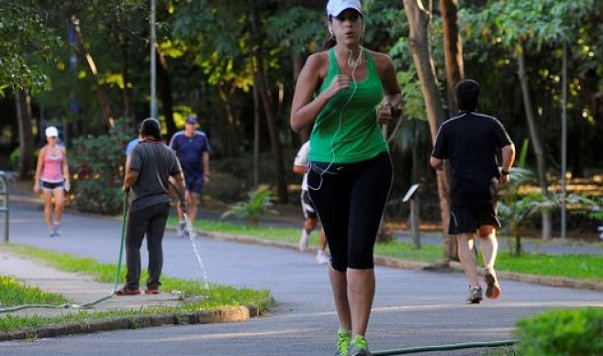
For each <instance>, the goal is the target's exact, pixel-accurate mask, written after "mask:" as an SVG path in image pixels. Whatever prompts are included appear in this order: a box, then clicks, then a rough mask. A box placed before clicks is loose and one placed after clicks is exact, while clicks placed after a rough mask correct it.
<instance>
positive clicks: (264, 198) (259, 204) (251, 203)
mask: <svg viewBox="0 0 603 356" xmlns="http://www.w3.org/2000/svg"><path fill="white" fill-rule="evenodd" d="M247 197H248V199H247V201H241V202H238V203H235V204H233V205H231V206H230V208H229V209H228V210H227V211H226V212H225V213H223V214H222V216H221V217H220V219H224V218H226V217H227V216H230V215H235V216H238V217H240V218H244V219H245V223H246V224H247V226H252V227H257V226H258V225H259V223H260V217H261V216H264V215H266V214H268V213H270V214H273V215H278V211H276V210H274V209H273V208H272V207H273V206H274V203H273V201H274V195H273V193H272V191H271V190H270V188H269V187H267V186H259V187H257V188H256V189H254V190H252V191H251V192H249V193H247Z"/></svg>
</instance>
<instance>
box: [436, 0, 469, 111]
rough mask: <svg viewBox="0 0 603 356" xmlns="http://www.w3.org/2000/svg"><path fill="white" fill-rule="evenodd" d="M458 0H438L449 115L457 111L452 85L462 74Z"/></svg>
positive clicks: (462, 63) (454, 84) (453, 85)
mask: <svg viewBox="0 0 603 356" xmlns="http://www.w3.org/2000/svg"><path fill="white" fill-rule="evenodd" d="M458 7H459V6H458V0H440V11H441V12H442V21H443V25H444V26H443V27H444V57H445V59H446V87H447V88H448V111H449V113H450V116H454V115H456V114H457V113H458V107H457V105H456V100H455V97H454V87H455V86H456V83H458V82H459V81H460V80H461V79H462V78H463V77H464V76H465V73H464V62H463V42H462V41H461V36H460V35H459V23H458V16H457V13H458Z"/></svg>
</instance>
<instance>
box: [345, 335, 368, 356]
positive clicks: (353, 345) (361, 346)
mask: <svg viewBox="0 0 603 356" xmlns="http://www.w3.org/2000/svg"><path fill="white" fill-rule="evenodd" d="M350 356H372V353H371V352H370V351H369V350H368V344H367V342H366V338H365V337H364V336H362V335H356V336H354V338H353V339H352V341H351V342H350Z"/></svg>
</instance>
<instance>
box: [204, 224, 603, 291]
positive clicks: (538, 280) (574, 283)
mask: <svg viewBox="0 0 603 356" xmlns="http://www.w3.org/2000/svg"><path fill="white" fill-rule="evenodd" d="M203 236H207V237H209V238H213V239H221V240H229V241H235V242H240V243H247V244H259V245H264V246H273V247H280V248H287V249H292V250H297V251H299V249H298V247H297V245H296V244H292V243H288V242H280V241H268V240H262V239H260V238H257V237H253V236H245V235H230V234H225V233H218V232H203ZM306 251H309V252H313V253H315V252H316V248H313V247H309V248H308V249H307V250H306ZM375 264H376V265H378V266H385V267H393V268H401V269H416V270H419V269H420V270H440V269H446V268H450V269H453V270H455V271H457V272H463V269H462V267H461V264H460V263H459V262H457V261H446V260H444V261H439V262H435V263H432V264H429V263H425V262H416V261H405V260H400V259H396V258H392V257H384V256H375ZM479 273H482V272H481V271H479ZM496 275H497V277H498V278H499V279H501V280H504V279H506V280H511V281H517V282H525V283H532V284H540V285H545V286H550V287H564V288H574V289H585V290H593V291H598V292H602V291H603V283H599V282H589V281H581V280H576V279H571V278H563V277H549V276H538V275H531V274H522V273H515V272H505V271H496Z"/></svg>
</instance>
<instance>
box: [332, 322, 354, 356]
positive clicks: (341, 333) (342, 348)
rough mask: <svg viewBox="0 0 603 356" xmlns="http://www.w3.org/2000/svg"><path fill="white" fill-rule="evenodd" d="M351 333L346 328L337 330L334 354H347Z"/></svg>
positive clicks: (336, 355) (346, 355)
mask: <svg viewBox="0 0 603 356" xmlns="http://www.w3.org/2000/svg"><path fill="white" fill-rule="evenodd" d="M351 337H352V335H351V334H350V332H349V331H348V330H345V329H339V330H337V351H335V355H334V356H348V355H349V353H350V351H349V350H350V338H351Z"/></svg>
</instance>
